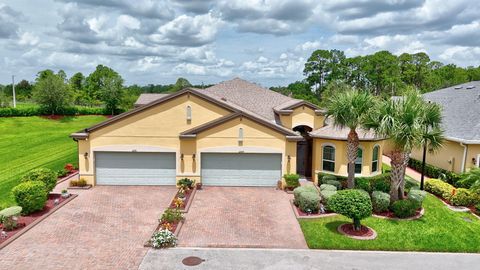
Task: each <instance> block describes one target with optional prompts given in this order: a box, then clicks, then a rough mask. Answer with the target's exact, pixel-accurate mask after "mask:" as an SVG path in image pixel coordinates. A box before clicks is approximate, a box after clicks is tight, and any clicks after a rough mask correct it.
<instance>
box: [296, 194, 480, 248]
mask: <svg viewBox="0 0 480 270" xmlns="http://www.w3.org/2000/svg"><path fill="white" fill-rule="evenodd" d="M423 206H424V208H425V215H424V216H423V217H422V218H420V219H418V220H412V221H392V220H384V219H379V218H375V217H370V218H368V219H365V220H364V221H363V223H362V224H364V225H367V226H369V227H371V228H373V229H375V230H376V231H377V233H378V237H377V239H375V240H369V241H361V240H354V239H350V238H347V237H345V236H343V235H341V234H339V233H338V232H337V227H338V226H339V225H340V224H342V223H345V222H351V220H349V219H347V218H345V217H341V216H334V217H327V218H322V219H314V220H299V222H300V226H301V228H302V230H303V233H304V235H305V239H306V241H307V244H308V246H309V247H310V248H318V249H352V250H396V251H443V252H480V234H479V233H478V232H480V220H479V219H477V218H476V217H475V216H473V215H472V214H469V213H456V212H453V211H451V210H449V209H448V208H447V207H446V206H445V205H444V204H443V203H442V202H441V201H440V200H439V199H437V198H436V197H434V196H433V195H430V194H429V195H428V196H427V198H426V199H425V201H424V204H423ZM464 218H468V219H469V220H470V222H469V221H466V220H464Z"/></svg>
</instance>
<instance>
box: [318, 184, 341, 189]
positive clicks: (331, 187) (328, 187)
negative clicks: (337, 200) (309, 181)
mask: <svg viewBox="0 0 480 270" xmlns="http://www.w3.org/2000/svg"><path fill="white" fill-rule="evenodd" d="M320 190H322V191H323V190H331V191H337V187H336V186H334V185H329V184H321V185H320Z"/></svg>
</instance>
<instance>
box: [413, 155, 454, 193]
mask: <svg viewBox="0 0 480 270" xmlns="http://www.w3.org/2000/svg"><path fill="white" fill-rule="evenodd" d="M408 167H410V168H412V169H414V170H416V171H418V172H421V171H422V162H421V161H420V160H416V159H412V158H410V159H409V160H408ZM425 175H426V176H427V177H429V178H437V179H438V178H442V179H445V181H447V183H449V184H452V185H454V186H457V182H458V181H459V180H460V175H458V174H456V173H453V172H451V171H447V170H444V169H441V168H438V167H435V166H432V165H429V164H425Z"/></svg>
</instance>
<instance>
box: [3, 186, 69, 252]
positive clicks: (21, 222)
mask: <svg viewBox="0 0 480 270" xmlns="http://www.w3.org/2000/svg"><path fill="white" fill-rule="evenodd" d="M55 199H58V201H59V202H58V204H60V203H61V202H63V201H64V200H66V199H64V198H62V196H61V195H60V194H49V195H48V200H47V203H46V205H45V207H44V208H43V210H41V211H37V212H35V213H32V214H29V215H26V216H20V217H18V227H17V228H16V229H14V230H12V231H7V237H6V238H0V244H1V243H3V242H5V241H6V240H8V239H9V238H11V237H12V236H13V235H15V234H16V233H18V232H20V231H21V230H23V229H24V228H25V227H26V226H28V225H30V224H31V223H32V222H34V221H35V220H37V219H38V218H40V217H42V216H44V215H46V214H47V213H48V212H50V211H51V210H52V209H54V208H56V207H58V205H54V200H55ZM1 230H3V225H2V224H0V231H1Z"/></svg>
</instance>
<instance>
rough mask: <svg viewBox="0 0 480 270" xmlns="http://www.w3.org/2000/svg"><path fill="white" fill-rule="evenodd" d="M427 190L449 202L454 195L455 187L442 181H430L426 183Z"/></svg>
mask: <svg viewBox="0 0 480 270" xmlns="http://www.w3.org/2000/svg"><path fill="white" fill-rule="evenodd" d="M425 190H426V191H428V192H430V193H432V194H434V195H437V196H440V197H442V198H443V199H445V200H448V201H449V200H450V197H451V196H452V194H453V190H454V187H453V186H452V185H450V184H449V183H445V182H443V181H442V180H439V179H430V180H428V181H425Z"/></svg>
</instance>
